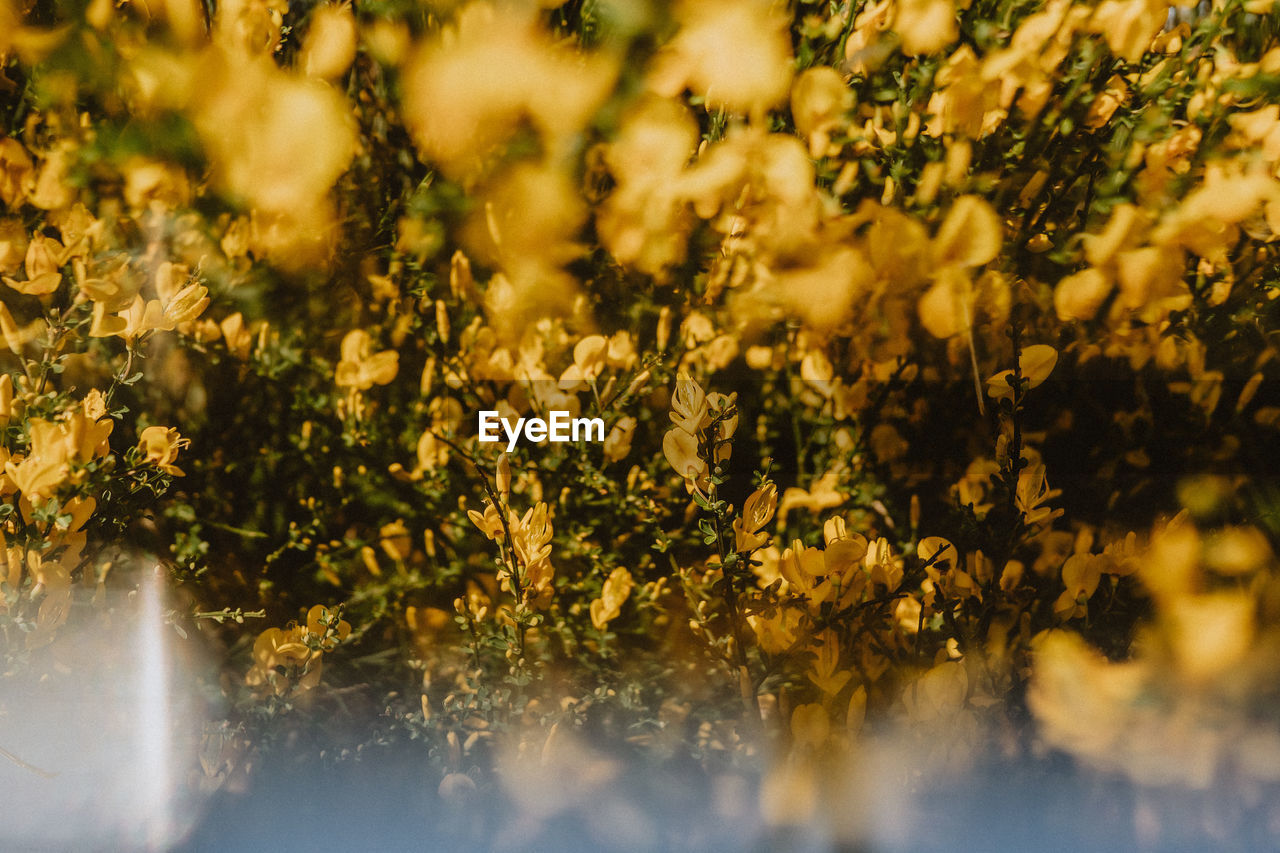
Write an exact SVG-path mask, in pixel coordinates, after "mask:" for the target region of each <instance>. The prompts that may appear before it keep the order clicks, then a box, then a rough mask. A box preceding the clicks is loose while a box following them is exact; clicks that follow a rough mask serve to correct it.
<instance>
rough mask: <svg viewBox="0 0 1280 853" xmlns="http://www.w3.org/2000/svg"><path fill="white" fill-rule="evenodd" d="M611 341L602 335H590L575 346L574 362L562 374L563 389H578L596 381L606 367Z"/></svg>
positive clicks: (561, 386) (561, 385) (561, 384)
mask: <svg viewBox="0 0 1280 853" xmlns="http://www.w3.org/2000/svg"><path fill="white" fill-rule="evenodd" d="M608 353H609V342H608V341H607V340H606V339H605V338H604V337H603V336H602V335H588V336H587V337H585V338H583V339H582V340H580V341H578V343H577V344H576V345H575V346H574V348H573V364H571V365H569V367H568V368H567V369H566V370H565V372H564V373H562V374H560V390H561V391H578V390H580V389H582V388H585V387H587V386H588V385H590V384H591V383H593V382H595V381H596V377H597V376H599V375H600V371H601V370H603V369H604V366H605V359H606V357H607V356H608Z"/></svg>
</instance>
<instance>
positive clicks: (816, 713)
mask: <svg viewBox="0 0 1280 853" xmlns="http://www.w3.org/2000/svg"><path fill="white" fill-rule="evenodd" d="M830 734H831V720H830V719H829V718H828V717H827V712H826V710H825V709H823V707H822V706H821V705H818V704H809V705H797V706H796V709H795V710H794V711H792V712H791V738H792V740H793V741H794V742H795V745H796V747H798V748H800V749H804V748H810V749H819V748H820V747H821V746H822V745H823V744H824V743H826V742H827V736H828V735H830Z"/></svg>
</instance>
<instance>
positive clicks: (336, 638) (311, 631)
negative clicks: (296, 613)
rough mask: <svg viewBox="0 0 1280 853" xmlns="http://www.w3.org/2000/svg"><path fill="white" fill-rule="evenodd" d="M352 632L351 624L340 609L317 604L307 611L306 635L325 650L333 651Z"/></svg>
mask: <svg viewBox="0 0 1280 853" xmlns="http://www.w3.org/2000/svg"><path fill="white" fill-rule="evenodd" d="M350 633H351V625H350V623H348V622H347V621H346V620H345V619H341V618H339V617H338V611H337V610H332V609H330V608H328V607H325V606H323V605H320V604H317V605H315V606H314V607H312V608H311V609H310V610H308V611H307V624H306V637H305V639H308V640H310V641H312V642H313V643H315V644H317V645H319V646H320V648H321V649H323V650H324V651H331V650H332V649H333V647H334V646H336V645H337V644H338V643H341V642H342V641H343V640H345V639H346V638H347V636H348V635H349V634H350Z"/></svg>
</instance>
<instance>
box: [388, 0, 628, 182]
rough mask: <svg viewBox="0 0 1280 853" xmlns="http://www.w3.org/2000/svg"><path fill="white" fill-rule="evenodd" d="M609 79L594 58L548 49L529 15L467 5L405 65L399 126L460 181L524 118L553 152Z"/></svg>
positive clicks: (602, 62)
mask: <svg viewBox="0 0 1280 853" xmlns="http://www.w3.org/2000/svg"><path fill="white" fill-rule="evenodd" d="M528 11H530V12H531V11H532V10H528ZM511 69H519V71H518V72H517V73H512V71H511ZM615 73H616V72H615V68H614V65H613V63H612V62H611V61H610V60H608V59H606V58H604V57H602V56H593V55H587V54H581V53H577V52H574V51H570V50H568V49H565V48H564V47H562V46H560V45H558V44H555V43H553V42H552V41H551V40H550V39H549V38H548V37H547V35H546V34H545V33H543V32H542V31H541V29H540V27H539V26H538V24H537V20H536V18H535V17H534V16H533V15H532V14H522V13H519V12H516V11H515V10H514V9H510V8H504V9H503V10H502V12H501V13H499V12H498V11H497V10H496V9H494V8H493V7H492V6H491V5H489V4H488V3H471V4H469V5H468V6H467V7H466V8H465V9H463V10H462V11H461V12H460V13H459V14H458V16H457V18H456V24H455V25H454V26H452V27H449V28H447V30H446V31H445V33H444V34H443V36H442V37H441V38H440V39H439V40H433V41H432V42H431V43H429V44H427V45H426V46H425V47H423V48H421V49H420V50H419V52H418V54H417V56H416V57H414V58H412V59H410V60H409V63H408V65H407V66H406V68H405V71H404V87H405V99H404V113H405V122H406V124H407V126H408V127H409V130H410V132H411V133H412V134H413V137H414V140H415V141H416V142H417V144H418V146H419V147H420V148H421V149H422V151H423V153H425V154H426V155H427V156H428V157H429V158H431V159H433V160H435V161H437V162H439V163H440V164H441V166H442V167H443V168H444V169H445V171H446V172H447V173H448V174H450V175H453V176H461V175H463V174H465V173H467V172H474V171H475V169H476V167H477V166H479V165H481V164H482V163H483V161H484V158H486V157H487V156H488V155H489V153H490V149H492V148H493V146H495V145H496V144H498V143H500V142H501V141H502V140H504V139H506V138H507V137H508V136H510V135H511V134H512V133H514V132H515V130H516V129H517V127H518V126H519V124H520V122H521V120H524V119H528V120H529V121H531V122H532V124H533V126H534V127H535V128H536V129H537V130H538V131H539V133H540V134H541V135H542V137H543V139H544V141H545V143H546V146H547V148H548V149H550V150H551V151H560V150H561V149H562V146H563V145H565V144H566V143H567V141H568V140H570V139H572V138H573V137H574V136H575V135H576V134H577V133H578V132H579V131H580V130H581V129H582V128H583V127H585V126H586V124H587V122H588V121H589V120H590V118H591V116H592V115H594V113H595V111H596V110H597V109H598V108H599V106H600V105H601V104H602V103H603V102H604V99H605V98H606V97H607V95H608V93H609V91H610V90H611V89H612V87H613V80H614V75H615Z"/></svg>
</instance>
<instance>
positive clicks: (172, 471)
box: [108, 422, 191, 477]
mask: <svg viewBox="0 0 1280 853" xmlns="http://www.w3.org/2000/svg"><path fill="white" fill-rule="evenodd" d="M108 423H109V422H108ZM190 444H191V440H190V439H187V438H182V437H181V436H180V435H179V434H178V431H177V430H176V429H173V428H172V427H162V426H150V427H147V428H146V429H144V430H143V431H142V435H141V436H139V439H138V448H139V449H140V450H141V451H142V454H143V457H144V458H145V461H147V462H149V463H150V464H152V465H155V466H156V467H157V468H159V469H160V470H161V471H164V472H165V473H166V474H169V475H170V476H173V477H182V476H185V475H184V474H183V472H182V469H181V468H179V467H178V466H177V465H174V464H173V463H174V461H175V460H176V459H177V458H178V451H180V450H182V449H183V448H185V447H188V446H190Z"/></svg>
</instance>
